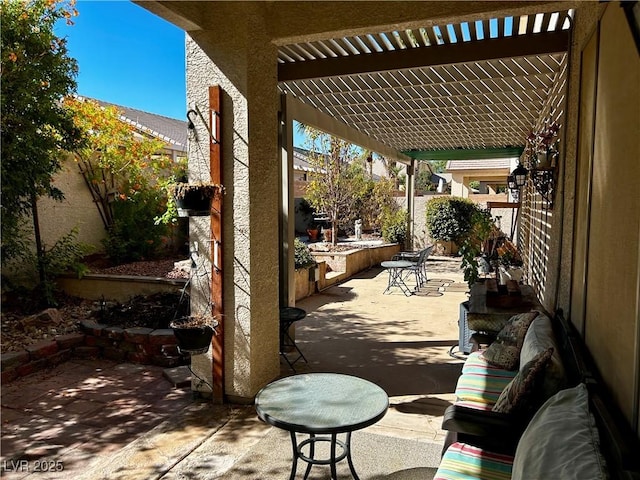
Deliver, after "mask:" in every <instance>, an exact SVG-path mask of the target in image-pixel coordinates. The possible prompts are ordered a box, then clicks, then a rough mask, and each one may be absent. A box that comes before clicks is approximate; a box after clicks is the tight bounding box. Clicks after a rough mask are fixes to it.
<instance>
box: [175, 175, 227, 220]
mask: <svg viewBox="0 0 640 480" xmlns="http://www.w3.org/2000/svg"><path fill="white" fill-rule="evenodd" d="M167 188H168V192H169V197H170V199H172V200H173V202H174V203H175V206H176V208H177V213H178V216H180V217H185V216H190V215H191V216H198V215H200V216H201V215H209V214H210V213H211V200H212V199H213V198H214V197H215V196H216V195H220V194H222V193H223V192H224V187H223V186H222V185H220V184H217V183H211V182H196V183H186V182H177V183H172V184H170V185H169V186H168V187H167Z"/></svg>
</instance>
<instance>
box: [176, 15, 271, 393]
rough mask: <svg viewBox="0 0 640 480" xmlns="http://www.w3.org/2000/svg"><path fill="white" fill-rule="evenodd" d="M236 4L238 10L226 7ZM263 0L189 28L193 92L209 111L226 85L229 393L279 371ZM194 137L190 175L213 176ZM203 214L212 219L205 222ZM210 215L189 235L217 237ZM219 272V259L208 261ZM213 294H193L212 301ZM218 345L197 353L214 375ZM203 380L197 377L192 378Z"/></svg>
mask: <svg viewBox="0 0 640 480" xmlns="http://www.w3.org/2000/svg"><path fill="white" fill-rule="evenodd" d="M229 8H233V10H234V11H233V12H230V11H229V12H226V11H224V10H227V9H229ZM263 8H264V6H263V5H261V4H257V3H245V4H235V3H234V4H233V5H232V6H231V5H225V4H224V3H222V4H217V6H216V9H218V10H216V15H219V18H220V19H224V22H219V23H218V24H217V25H216V30H215V31H213V30H207V31H197V32H190V33H189V34H188V35H187V44H186V50H187V100H188V104H189V108H194V107H195V106H196V105H197V106H198V107H199V108H200V110H202V111H203V112H204V111H206V112H208V87H209V86H210V85H220V86H221V89H222V92H223V93H222V96H223V98H222V118H221V128H222V157H223V161H222V162H223V165H222V168H223V172H222V175H223V177H222V178H223V184H224V186H225V189H226V193H225V196H224V200H223V209H224V211H223V217H222V218H223V247H222V248H223V252H224V253H223V265H224V267H223V269H224V272H223V283H224V288H223V290H224V291H223V310H224V318H223V321H224V362H225V366H224V375H225V379H224V392H225V396H226V398H227V399H228V400H231V401H236V402H237V401H240V402H242V401H247V402H248V401H251V400H252V399H253V396H254V395H255V393H256V392H257V391H258V390H259V389H260V388H261V387H262V386H264V385H265V384H266V383H267V382H269V381H271V380H273V379H274V378H275V377H276V376H277V375H278V374H279V368H280V367H279V356H278V327H279V320H278V308H279V303H278V302H279V300H278V288H277V283H278V212H279V205H280V198H279V194H278V192H279V181H280V180H279V179H280V174H279V168H280V167H279V164H278V101H279V97H278V92H277V70H276V66H277V60H276V57H277V50H276V48H275V46H274V45H273V44H272V43H271V42H270V41H269V39H268V38H267V34H266V25H265V16H264V15H262V14H260V13H261V10H262V9H263ZM197 132H198V138H197V140H196V139H193V138H192V139H191V141H190V144H189V149H190V151H189V175H190V179H192V180H196V179H198V178H202V179H204V176H206V175H207V174H208V165H209V144H208V142H209V137H208V133H207V132H206V130H204V129H203V128H200V127H198V128H197ZM203 222H204V224H203ZM208 222H209V219H208V218H207V217H201V218H195V219H193V218H192V219H191V222H190V232H189V235H190V242H191V244H192V245H193V243H194V242H195V241H197V242H198V243H199V244H200V245H207V246H208V245H209V238H208V236H209V228H208ZM208 268H209V271H210V268H211V266H210V264H209V265H208ZM207 298H208V292H206V291H205V292H204V293H202V292H201V293H199V294H198V293H196V294H195V295H193V294H192V300H191V301H192V308H193V307H194V302H195V303H196V305H195V306H196V307H197V303H198V302H203V301H206V299H207ZM210 355H211V352H209V353H208V354H207V355H199V356H196V357H194V358H193V359H192V368H193V369H194V371H195V372H196V374H197V375H199V376H200V375H205V376H207V378H209V379H211V378H212V374H211V370H212V369H211V365H212V363H211V362H212V360H211V356H210ZM193 387H194V388H196V387H197V385H195V384H194V385H193Z"/></svg>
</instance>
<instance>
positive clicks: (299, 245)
mask: <svg viewBox="0 0 640 480" xmlns="http://www.w3.org/2000/svg"><path fill="white" fill-rule="evenodd" d="M293 246H294V253H293V258H294V263H295V268H296V269H298V268H304V267H310V266H311V265H315V264H316V261H315V260H314V259H313V255H311V250H309V247H307V245H306V244H305V243H304V242H302V241H301V240H300V239H299V238H296V239H295V240H294V241H293Z"/></svg>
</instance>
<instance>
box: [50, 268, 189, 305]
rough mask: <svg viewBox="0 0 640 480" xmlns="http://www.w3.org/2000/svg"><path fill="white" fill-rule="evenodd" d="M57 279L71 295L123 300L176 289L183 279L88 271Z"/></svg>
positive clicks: (184, 280)
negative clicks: (79, 276)
mask: <svg viewBox="0 0 640 480" xmlns="http://www.w3.org/2000/svg"><path fill="white" fill-rule="evenodd" d="M57 282H58V286H59V287H60V288H61V289H62V290H63V291H64V292H65V293H67V294H68V295H72V296H74V297H80V298H88V299H90V300H101V299H102V298H104V299H105V300H113V301H116V302H126V301H127V300H129V299H130V298H132V297H135V296H137V295H153V294H155V293H164V292H169V293H171V292H176V291H180V289H182V288H183V287H184V284H185V283H186V282H187V280H186V279H183V278H154V277H137V276H133V275H104V274H98V273H88V274H86V275H84V276H83V277H82V278H80V279H79V278H78V277H74V276H71V275H67V276H60V277H58V279H57Z"/></svg>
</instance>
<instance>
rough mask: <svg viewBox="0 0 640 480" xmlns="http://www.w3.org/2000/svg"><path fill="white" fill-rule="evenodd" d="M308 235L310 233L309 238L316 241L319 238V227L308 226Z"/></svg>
mask: <svg viewBox="0 0 640 480" xmlns="http://www.w3.org/2000/svg"><path fill="white" fill-rule="evenodd" d="M307 235H309V240H311V241H312V242H315V241H316V240H318V229H317V228H308V229H307Z"/></svg>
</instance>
